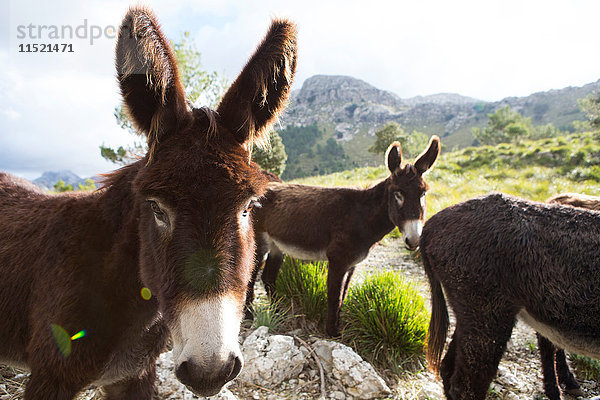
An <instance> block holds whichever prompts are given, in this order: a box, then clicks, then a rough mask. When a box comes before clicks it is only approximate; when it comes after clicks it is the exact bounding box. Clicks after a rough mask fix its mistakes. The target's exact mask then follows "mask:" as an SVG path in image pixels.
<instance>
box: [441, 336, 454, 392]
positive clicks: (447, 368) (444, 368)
mask: <svg viewBox="0 0 600 400" xmlns="http://www.w3.org/2000/svg"><path fill="white" fill-rule="evenodd" d="M455 362H456V339H455V336H453V337H452V340H451V341H450V344H449V345H448V350H447V351H446V355H445V356H444V359H443V360H442V365H441V367H440V376H441V378H442V382H443V383H444V389H445V390H446V387H445V385H446V383H448V384H449V383H450V378H451V377H452V374H454V364H455Z"/></svg>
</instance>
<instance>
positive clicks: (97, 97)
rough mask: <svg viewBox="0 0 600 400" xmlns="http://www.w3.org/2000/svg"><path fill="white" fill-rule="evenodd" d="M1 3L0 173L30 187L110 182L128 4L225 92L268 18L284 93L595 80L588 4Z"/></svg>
mask: <svg viewBox="0 0 600 400" xmlns="http://www.w3.org/2000/svg"><path fill="white" fill-rule="evenodd" d="M0 4H1V5H0V65H2V68H1V69H0V171H1V170H4V171H7V172H10V173H14V174H17V175H20V176H24V177H26V178H29V179H34V178H36V177H38V176H40V175H41V173H42V172H43V171H56V170H61V169H70V170H72V171H73V172H75V173H76V174H78V175H80V176H83V177H87V176H92V175H95V174H98V173H102V172H108V171H110V170H112V169H114V168H115V166H114V165H113V164H110V163H108V162H106V161H104V160H103V159H102V158H101V157H100V151H99V146H100V145H101V144H105V145H109V146H120V145H127V144H129V143H132V142H133V141H134V140H136V138H134V137H133V136H131V135H129V134H127V133H126V132H125V131H123V130H121V129H120V128H119V127H118V126H117V124H116V122H115V118H114V116H113V110H114V107H115V106H117V105H119V104H120V101H121V100H120V97H119V93H118V87H117V83H116V79H115V72H114V46H115V40H116V38H115V34H114V32H115V30H116V29H118V26H119V25H120V22H121V19H122V17H123V15H124V14H125V12H126V10H127V8H128V6H129V5H130V4H145V5H148V6H149V7H150V8H152V9H153V10H154V12H155V14H156V15H157V17H158V19H159V20H160V22H161V25H162V27H163V30H164V32H165V34H166V36H167V37H169V38H171V39H174V40H177V39H179V38H180V37H181V35H182V34H183V32H185V31H189V32H190V35H191V37H192V39H193V40H194V42H195V44H196V46H197V48H198V49H199V50H200V52H201V53H202V64H203V66H204V67H205V68H206V69H207V70H210V71H213V70H214V71H217V72H218V73H220V74H221V75H223V76H225V77H226V78H227V79H228V81H229V82H231V81H233V80H234V79H235V77H236V76H237V73H238V72H239V71H240V70H241V69H242V68H243V66H244V64H245V63H246V61H247V59H248V58H249V57H250V56H251V54H252V52H253V51H254V49H255V47H256V45H257V44H258V43H259V42H260V40H261V39H262V37H263V35H264V34H265V32H266V30H267V28H268V26H269V23H270V20H271V19H272V18H273V17H287V18H289V19H291V20H293V21H294V22H296V23H297V24H298V52H299V55H298V68H297V73H296V78H295V82H294V89H299V88H300V87H301V85H302V83H303V82H304V80H306V79H307V78H309V77H310V76H313V75H316V74H330V75H349V76H353V77H355V78H359V79H362V80H364V81H366V82H368V83H370V84H372V85H374V86H376V87H378V88H380V89H384V90H389V91H391V92H394V93H396V94H397V95H398V96H400V97H401V98H408V97H413V96H417V95H429V94H435V93H459V94H462V95H465V96H470V97H474V98H478V99H481V100H487V101H495V100H500V99H502V98H504V97H507V96H527V95H529V94H531V93H534V92H538V91H546V90H550V89H560V88H563V87H567V86H581V85H584V84H587V83H590V82H595V81H597V80H598V79H600V51H599V48H600V46H599V39H598V38H599V37H598V34H597V27H598V23H597V18H598V15H600V2H599V1H596V0H590V1H577V0H570V1H552V0H545V1H529V0H517V1H515V0H503V1H489V0H486V1H481V0H478V1H466V0H465V1H463V0H456V1H447V0H446V1H444V0H441V1H437V0H436V1H434V0H421V1H418V2H417V1H414V0H413V1H405V0H395V1H377V0H371V1H364V0H361V1H355V0H332V1H328V0H319V1H314V0H303V1H289V0H272V1H271V0H270V1H261V0H253V1H247V0H243V1H242V0H157V1H143V2H138V3H132V2H127V1H117V0H108V1H86V0H83V1H78V2H73V1H65V0H56V1H52V2H48V1H41V0H38V1H26V0H25V1H23V0H0ZM63 25H66V26H70V27H71V29H73V30H74V34H75V35H77V34H79V36H82V37H83V36H85V37H84V38H77V37H75V38H73V39H69V38H63V39H50V38H49V37H48V35H49V33H48V32H49V30H50V28H42V27H43V26H47V27H50V26H57V27H59V28H61V27H62V26H63ZM30 26H31V27H32V28H31V29H29V27H30ZM78 28H79V31H78V30H77V29H78ZM39 29H42V30H41V32H40V31H39ZM44 29H46V30H44ZM99 30H102V34H101V35H97V33H98V31H99ZM40 33H41V35H42V38H39V37H38V35H39V34H40ZM65 33H66V34H67V35H68V31H65ZM92 34H94V36H100V37H94V38H92V37H91V36H92ZM33 43H52V44H63V43H65V44H68V43H71V44H72V46H73V52H72V53H46V54H40V53H20V52H19V49H20V46H22V45H23V46H24V45H26V44H33Z"/></svg>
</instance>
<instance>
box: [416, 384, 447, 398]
mask: <svg viewBox="0 0 600 400" xmlns="http://www.w3.org/2000/svg"><path fill="white" fill-rule="evenodd" d="M443 398H444V389H443V388H442V386H441V384H438V383H435V382H427V383H425V384H424V385H423V387H422V388H421V391H420V392H419V399H421V400H426V399H443Z"/></svg>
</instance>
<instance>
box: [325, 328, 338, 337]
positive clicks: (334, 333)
mask: <svg viewBox="0 0 600 400" xmlns="http://www.w3.org/2000/svg"><path fill="white" fill-rule="evenodd" d="M325 332H326V333H327V335H328V336H329V337H332V338H339V337H340V336H342V333H341V332H340V330H339V329H338V328H327V329H325Z"/></svg>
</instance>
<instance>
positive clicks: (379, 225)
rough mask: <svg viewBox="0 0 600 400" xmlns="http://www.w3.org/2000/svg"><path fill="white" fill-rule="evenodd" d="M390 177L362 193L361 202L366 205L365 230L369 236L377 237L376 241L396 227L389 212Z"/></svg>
mask: <svg viewBox="0 0 600 400" xmlns="http://www.w3.org/2000/svg"><path fill="white" fill-rule="evenodd" d="M388 179H389V178H386V179H384V180H383V181H381V182H379V183H378V184H376V185H375V186H373V187H370V188H368V189H366V190H364V191H362V193H361V195H362V201H361V204H363V205H364V206H366V209H365V210H364V212H365V214H364V222H365V230H366V232H368V233H369V236H371V237H373V238H375V240H374V241H379V240H381V239H382V238H383V237H384V236H385V235H386V234H387V233H389V232H390V231H391V230H392V229H394V224H393V223H392V221H391V220H390V217H389V213H388V197H389V196H388Z"/></svg>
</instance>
